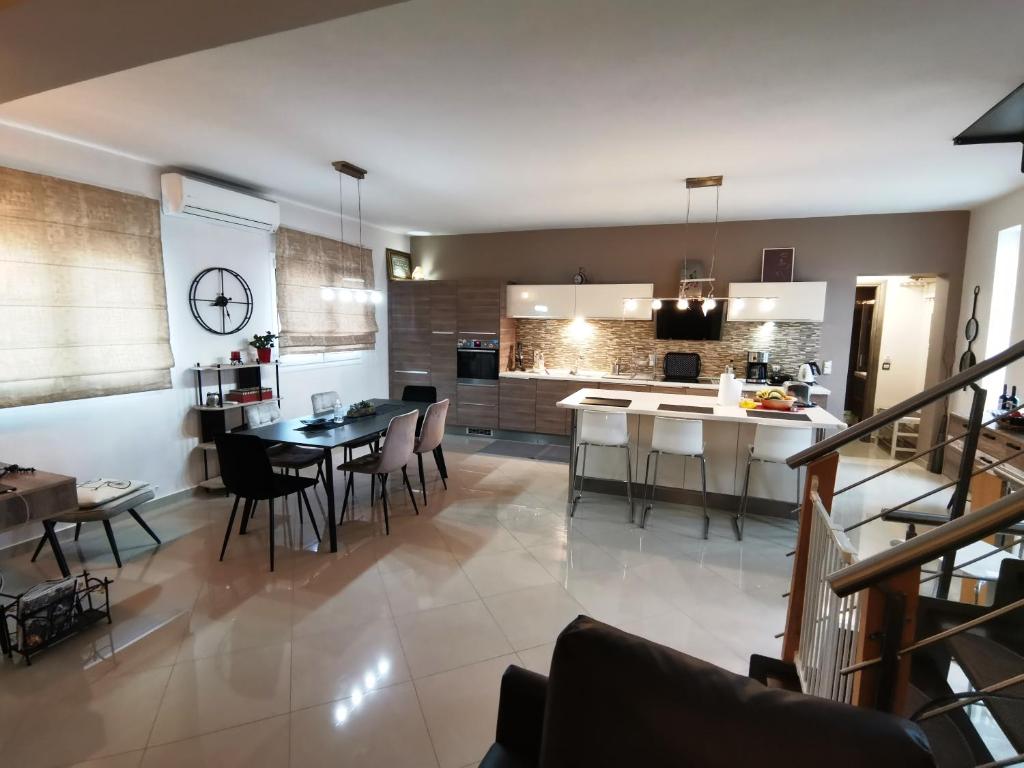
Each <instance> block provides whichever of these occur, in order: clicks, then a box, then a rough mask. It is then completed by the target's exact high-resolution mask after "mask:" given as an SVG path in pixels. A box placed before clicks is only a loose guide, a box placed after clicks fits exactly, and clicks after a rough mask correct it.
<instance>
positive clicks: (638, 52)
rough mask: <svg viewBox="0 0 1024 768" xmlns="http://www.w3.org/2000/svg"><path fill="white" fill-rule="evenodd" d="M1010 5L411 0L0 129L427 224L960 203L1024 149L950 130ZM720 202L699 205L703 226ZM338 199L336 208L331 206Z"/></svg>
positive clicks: (1017, 6) (1013, 14)
mask: <svg viewBox="0 0 1024 768" xmlns="http://www.w3.org/2000/svg"><path fill="white" fill-rule="evenodd" d="M1021 29H1024V3H1021V2H1012V3H1011V2H1005V1H1004V0H977V2H970V3H965V2H962V0H858V2H857V3H848V2H842V0H775V2H772V3H765V2H763V0H719V1H718V2H715V3H708V2H683V1H682V0H661V1H657V0H631V1H629V2H627V1H626V0H559V1H558V2H552V1H551V0H515V1H513V0H412V2H408V3H403V4H400V5H394V6H390V7H387V8H383V9H378V10H375V11H370V12H368V13H364V14H361V15H357V16H351V17H348V18H343V19H337V20H334V21H330V22H326V23H323V24H318V25H315V26H311V27H305V28H302V29H298V30H293V31H289V32H283V33H280V34H276V35H272V36H268V37H263V38H258V39H254V40H249V41H246V42H242V43H236V44H232V45H228V46H225V47H222V48H217V49H212V50H208V51H204V52H200V53H193V54H189V55H187V56H182V57H179V58H176V59H171V60H167V61H162V62H157V63H153V64H148V65H145V66H142V67H138V68H136V69H133V70H128V71H125V72H120V73H117V74H113V75H108V76H105V77H102V78H99V79H96V80H91V81H88V82H84V83H79V84H76V85H71V86H67V87H64V88H60V89H58V90H54V91H50V92H47V93H43V94H39V95H36V96H31V97H28V98H25V99H21V100H19V101H15V102H11V103H9V104H7V105H4V106H3V107H0V120H5V121H13V122H17V123H19V124H23V125H30V126H34V127H36V128H39V129H43V130H46V131H52V132H56V133H59V134H63V135H67V136H71V137H75V138H77V139H81V140H83V141H87V142H91V143H95V144H99V145H102V146H107V147H111V148H116V149H117V150H119V151H122V152H126V153H130V154H132V155H137V156H141V157H144V158H147V159H150V160H152V161H154V162H156V163H158V164H160V165H166V166H177V167H187V168H193V169H196V170H202V171H204V172H207V173H210V174H213V175H217V176H221V177H224V178H227V179H231V180H235V181H238V182H243V183H247V184H251V185H253V186H255V187H257V188H260V189H262V190H265V191H267V192H269V193H271V194H275V195H279V196H282V197H287V198H290V199H292V200H295V201H298V202H303V203H307V204H310V205H313V206H316V207H321V208H326V209H336V206H337V195H338V188H337V175H336V174H335V172H334V171H333V170H331V168H330V161H331V160H335V159H346V160H350V161H352V162H355V163H357V164H359V165H362V166H364V167H365V168H367V169H368V170H369V176H368V177H367V180H366V181H365V182H364V200H363V205H364V212H365V216H366V219H367V220H368V221H372V222H375V223H378V224H380V225H382V226H386V227H389V228H392V229H397V230H406V229H425V230H430V231H433V232H435V233H454V232H471V231H490V230H503V229H527V228H543V227H565V226H591V225H606V224H640V223H656V222H672V221H679V220H681V218H682V215H683V214H682V211H683V205H684V201H685V193H684V189H683V185H682V183H681V179H682V178H683V177H685V176H690V175H704V174H713V173H724V174H725V177H726V179H725V186H724V187H723V188H722V192H721V195H722V197H721V205H722V217H723V218H724V219H734V220H735V219H763V218H775V217H803V216H819V215H833V214H855V213H879V212H897V211H921V210H936V209H949V208H966V207H970V206H972V205H974V204H976V203H978V202H981V201H983V200H986V199H989V198H991V197H994V196H996V195H998V194H1001V193H1003V192H1005V191H1008V190H1010V189H1012V188H1015V187H1017V186H1019V185H1020V184H1021V183H1022V176H1021V174H1020V172H1019V163H1020V147H1019V145H992V146H979V147H960V148H954V147H953V145H952V142H951V139H952V137H953V136H954V135H956V134H957V133H959V132H960V131H961V130H962V129H964V128H966V127H967V126H968V125H969V124H970V123H971V122H972V121H973V120H974V119H975V118H976V117H978V116H979V115H980V114H981V113H982V112H984V111H985V110H986V109H988V108H989V107H990V106H992V105H993V104H994V103H995V102H996V101H998V100H999V99H1000V98H1002V97H1003V96H1004V95H1006V94H1007V93H1008V92H1009V91H1010V90H1012V89H1013V88H1014V87H1016V86H1017V85H1019V84H1020V82H1021V80H1022V79H1024V47H1021V45H1020V31H1021ZM712 200H713V195H712V194H711V193H710V192H707V191H703V192H699V193H697V194H696V195H695V199H694V204H695V214H696V216H697V217H699V218H701V219H707V218H708V217H709V215H710V214H711V210H712V203H711V201H712ZM347 203H348V204H351V203H352V198H351V197H349V198H348V201H347Z"/></svg>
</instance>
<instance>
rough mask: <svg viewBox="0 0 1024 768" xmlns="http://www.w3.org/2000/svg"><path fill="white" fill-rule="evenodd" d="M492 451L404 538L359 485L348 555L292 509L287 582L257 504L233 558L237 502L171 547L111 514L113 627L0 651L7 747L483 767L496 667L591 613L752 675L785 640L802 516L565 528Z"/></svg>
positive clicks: (549, 479) (213, 759)
mask: <svg viewBox="0 0 1024 768" xmlns="http://www.w3.org/2000/svg"><path fill="white" fill-rule="evenodd" d="M487 444H488V443H487V441H482V440H481V441H469V440H464V439H463V440H459V439H455V438H452V439H449V440H448V441H447V443H446V445H447V447H446V454H447V456H448V463H449V467H450V473H451V480H450V482H449V490H448V491H446V492H445V491H442V490H441V488H440V485H439V484H436V485H435V486H434V487H432V488H431V493H430V505H429V507H428V508H426V509H423V510H422V514H421V515H420V516H419V517H413V516H412V510H411V507H410V505H409V503H408V500H405V501H404V502H402V501H399V502H398V503H399V506H398V508H397V509H396V510H395V511H394V517H393V519H392V523H391V531H392V533H391V536H390V537H385V536H383V530H382V524H381V523H380V521H379V520H371V519H370V512H369V510H368V508H367V505H366V503H365V500H366V498H367V493H366V489H365V488H362V487H361V488H360V492H359V502H360V503H359V507H358V510H357V511H358V516H359V518H360V519H359V520H356V521H355V522H351V523H349V522H346V523H345V525H344V527H343V528H342V529H341V534H340V540H341V551H339V552H338V553H337V554H335V555H331V554H329V553H327V552H326V551H324V552H317V551H316V546H315V541H314V540H313V539H312V537H311V533H310V531H309V528H308V526H307V527H306V528H305V530H304V531H302V532H301V533H300V531H299V529H298V526H297V524H290V525H285V524H284V522H283V521H281V522H279V525H280V526H281V527H280V530H279V533H278V542H279V549H278V552H277V571H276V572H275V573H274V574H270V573H268V571H267V552H266V542H267V539H266V525H267V522H266V517H265V508H264V512H263V514H262V515H261V518H260V519H259V520H258V521H257V522H256V524H254V525H253V527H252V528H251V530H250V534H249V535H247V536H243V537H237V536H235V537H233V538H232V539H231V543H230V545H229V548H228V554H227V558H226V559H225V561H224V562H223V563H219V562H217V552H218V550H219V547H220V541H221V537H222V535H223V530H224V528H223V526H224V524H225V522H226V519H227V513H228V509H229V503H228V501H227V500H225V499H223V498H217V497H205V496H198V497H196V498H195V499H194V500H192V501H189V502H187V503H181V504H178V505H176V506H173V507H169V508H165V509H163V510H161V511H160V512H159V513H155V514H152V515H151V522H152V524H153V526H154V528H156V529H157V530H158V531H159V533H160V534H161V535H162V536H163V537H164V541H165V543H164V544H163V546H161V547H159V548H154V547H152V546H151V542H149V540H148V539H147V538H146V536H145V534H144V533H143V532H142V531H140V530H138V529H137V527H135V525H134V523H132V522H131V521H130V520H125V521H121V522H119V523H118V524H117V531H118V538H119V540H120V541H121V543H122V554H123V555H124V556H125V566H124V568H123V569H121V570H120V571H118V570H117V569H115V568H113V567H112V563H111V558H110V555H109V552H108V550H107V545H106V541H105V539H104V538H103V534H102V530H101V529H99V530H90V529H89V528H87V529H86V532H84V533H83V535H82V540H81V542H80V543H79V544H78V545H72V544H69V545H68V546H67V554H68V555H69V558H70V559H71V561H72V562H73V563H74V562H75V561H76V559H77V557H78V556H79V554H80V555H81V556H83V557H84V558H85V559H86V561H87V563H88V565H89V567H90V569H91V570H93V571H94V572H95V573H96V574H99V575H109V576H111V577H112V578H114V579H115V580H116V581H115V583H114V585H113V586H112V588H111V593H112V596H113V600H114V603H115V604H114V624H113V626H112V627H110V628H108V627H105V626H104V627H101V628H96V629H94V630H92V631H90V632H89V633H88V634H87V635H86V636H83V637H80V638H76V639H74V640H73V641H70V642H68V643H66V644H65V645H64V646H62V647H60V648H58V649H55V650H53V651H51V652H50V653H47V654H46V655H45V656H40V657H38V659H37V663H36V664H34V665H33V666H32V667H31V668H25V667H23V666H22V665H20V664H18V665H14V664H10V663H6V662H4V663H0V723H2V724H3V727H2V728H0V754H2V755H3V756H4V763H5V764H9V765H12V766H13V765H17V766H20V767H23V768H33V767H35V766H68V765H88V766H92V767H93V768H100V766H103V767H105V768H135V767H137V766H146V768H150V767H152V766H180V765H189V766H203V765H210V766H235V765H238V766H242V765H245V766H287V765H293V766H304V767H305V766H319V765H332V766H336V765H353V766H356V765H359V766H363V765H365V766H388V767H389V768H402V767H403V766H442V767H443V768H461V767H462V766H468V765H475V764H476V762H477V761H479V759H480V758H481V756H482V755H483V753H484V751H485V750H486V748H487V746H488V745H489V744H490V742H491V741H492V739H493V733H494V723H495V715H496V710H497V694H498V682H499V678H500V677H501V673H502V671H503V670H504V669H505V667H506V666H508V665H509V664H521V665H523V666H526V667H529V668H531V669H535V670H538V671H542V672H545V671H546V670H547V667H548V664H549V662H550V658H551V650H552V645H553V641H554V639H555V637H556V635H557V634H558V631H559V630H560V629H561V628H562V627H563V626H564V625H565V624H566V623H567V622H569V621H570V620H571V619H573V618H574V617H575V616H576V615H578V614H580V613H587V614H589V615H591V616H594V617H596V618H598V619H601V620H603V621H607V622H609V623H612V624H615V625H617V626H620V627H623V628H624V629H626V630H628V631H631V632H635V633H637V634H640V635H643V636H645V637H648V638H651V639H653V640H655V641H657V642H660V643H664V644H666V645H669V646H672V647H674V648H678V649H681V650H683V651H686V652H689V653H692V654H694V655H696V656H699V657H701V658H703V659H706V660H708V661H711V662H714V663H716V664H719V665H721V666H723V667H726V668H728V669H731V670H734V671H736V672H739V673H745V671H746V667H747V658H748V657H749V655H750V654H751V653H754V652H760V653H766V654H773V655H777V653H778V650H779V641H778V640H775V639H774V638H773V635H775V634H776V633H777V632H780V631H781V630H782V628H783V624H784V619H785V608H786V606H785V601H784V600H783V598H782V597H781V595H782V593H783V592H785V591H786V590H787V589H788V587H789V568H790V562H791V561H790V559H788V558H787V557H786V552H787V551H788V550H789V549H790V548H791V547H792V544H793V541H794V537H795V524H794V523H791V522H786V521H782V520H774V519H751V520H749V521H748V523H747V527H746V534H747V535H746V539H745V541H744V542H742V543H738V542H736V541H735V539H734V538H733V535H732V529H731V526H730V524H729V519H728V516H727V515H725V514H724V513H717V514H713V519H712V527H711V538H710V540H708V541H704V540H702V539H701V538H700V534H701V521H700V517H699V514H698V513H697V512H696V511H695V510H692V509H687V508H682V507H678V506H672V505H667V504H664V505H659V507H658V510H657V512H656V514H655V515H654V516H653V518H652V519H651V521H650V523H649V527H648V528H647V529H646V530H639V529H637V528H636V527H634V526H631V525H628V524H627V523H626V521H625V517H626V507H625V502H624V500H622V499H619V498H613V497H601V496H597V495H591V496H588V498H587V499H586V500H585V501H584V502H583V503H582V505H581V506H580V507H579V511H578V513H577V516H576V517H575V518H574V519H573V520H572V521H568V520H567V519H566V517H565V515H564V501H565V484H566V466H565V464H559V463H549V462H544V461H534V460H531V459H515V458H506V457H502V456H496V455H492V454H480V453H478V451H479V450H480V448H482V447H484V446H486V445H487ZM862 471H865V472H866V471H870V465H868V466H867V468H862ZM435 477H436V476H435ZM395 487H396V489H397V485H396V486H395ZM392 497H393V498H394V499H396V500H400V499H401V494H399V493H397V492H395V493H394V494H393V496H392ZM856 503H857V504H860V505H861V506H862V507H863V508H865V509H867V508H869V507H870V505H871V500H870V498H863V497H862V498H860V499H859V500H858V501H856ZM93 528H96V526H93ZM882 538H883V539H884V538H885V537H884V536H883V537H882ZM0 569H2V570H3V571H4V573H5V574H6V576H7V579H8V583H7V587H8V588H9V589H17V588H18V587H19V586H24V585H26V584H28V583H32V582H34V581H36V580H39V579H41V578H47V577H52V576H54V575H55V574H56V569H55V567H54V564H53V561H52V559H51V558H50V557H49V556H48V555H44V556H43V557H41V559H40V561H39V562H38V563H37V564H35V565H33V564H30V563H29V562H28V556H27V554H19V555H17V556H10V553H7V556H6V557H4V556H3V553H0Z"/></svg>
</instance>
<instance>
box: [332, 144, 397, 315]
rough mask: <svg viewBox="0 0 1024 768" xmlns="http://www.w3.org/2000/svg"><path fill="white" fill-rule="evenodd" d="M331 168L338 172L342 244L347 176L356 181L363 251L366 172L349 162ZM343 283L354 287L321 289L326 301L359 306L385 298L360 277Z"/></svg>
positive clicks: (338, 163) (343, 241)
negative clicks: (351, 303) (363, 185)
mask: <svg viewBox="0 0 1024 768" xmlns="http://www.w3.org/2000/svg"><path fill="white" fill-rule="evenodd" d="M331 167H333V168H334V170H336V171H337V172H338V214H339V218H340V219H341V224H340V229H341V243H342V245H344V243H345V178H344V177H345V176H348V177H350V178H353V179H355V180H356V200H357V215H358V220H359V250H360V251H362V250H363V187H362V181H363V179H364V178H366V170H365V169H364V168H360V167H359V166H358V165H354V164H352V163H350V162H348V161H347V160H335V161H334V162H333V163H331ZM341 281H342V282H343V283H352V284H353V285H351V286H349V285H342V286H333V285H325V286H321V288H320V295H321V297H323V298H324V299H325V300H326V301H333V300H334V299H335V297H337V298H338V299H339V300H340V301H342V302H350V301H355V302H356V303H357V304H366V303H367V302H370V303H372V304H380V303H381V301H382V300H383V299H384V296H383V295H382V294H381V292H380V291H378V290H375V289H374V288H373V287H372V286H371V287H369V288H367V286H366V285H365V280H363V279H362V278H358V277H343V278H342V279H341Z"/></svg>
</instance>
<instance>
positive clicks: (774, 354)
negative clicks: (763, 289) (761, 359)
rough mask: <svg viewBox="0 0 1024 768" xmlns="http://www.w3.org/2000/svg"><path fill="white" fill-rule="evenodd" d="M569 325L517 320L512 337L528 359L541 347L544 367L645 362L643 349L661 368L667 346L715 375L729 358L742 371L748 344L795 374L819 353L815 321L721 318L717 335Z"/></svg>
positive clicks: (642, 325)
mask: <svg viewBox="0 0 1024 768" xmlns="http://www.w3.org/2000/svg"><path fill="white" fill-rule="evenodd" d="M571 326H572V321H571V320H516V338H517V340H518V341H520V342H522V345H523V353H524V357H525V358H526V363H527V365H528V366H529V365H530V364H531V363H532V360H533V355H534V353H535V352H538V351H540V352H543V353H544V362H545V365H547V367H548V368H571V367H572V366H573V365H574V364H575V362H576V356H577V355H582V356H583V361H582V364H581V366H580V367H581V368H582V369H584V370H599V371H610V370H611V368H612V365H613V364H614V363H615V361H616V360H621V361H622V362H623V363H624V364H627V365H630V366H632V365H633V364H634V361H635V360H636V361H640V360H641V359H642V360H643V366H646V360H647V357H648V355H650V354H651V353H654V354H655V355H657V370H658V371H659V372H660V371H661V369H662V363H661V359H662V356H663V355H664V354H665V353H666V352H696V353H697V354H699V355H700V357H701V375H704V376H715V375H718V374H720V373H721V372H722V371H724V370H725V366H726V365H728V364H729V363H732V364H733V365H734V366H735V368H736V373H737V374H738V375H740V376H742V375H743V372H744V371H745V370H746V361H747V351H748V350H751V351H766V352H769V353H771V359H770V363H771V364H777V365H781V366H782V369H783V370H784V371H787V372H789V373H794V374H795V373H796V371H797V369H798V368H799V366H800V364H801V363H805V362H807V361H808V360H817V359H818V350H819V348H820V346H821V324H820V323H782V322H779V323H760V322H756V323H741V322H725V323H723V324H722V338H721V339H720V340H719V341H663V340H659V339H656V338H655V337H654V322H653V321H650V322H646V321H642V320H588V321H586V325H585V328H584V329H583V331H582V332H579V331H578V330H577V329H575V328H573V327H571ZM645 370H649V369H646V368H645Z"/></svg>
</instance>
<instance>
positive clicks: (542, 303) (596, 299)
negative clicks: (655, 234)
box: [506, 283, 654, 320]
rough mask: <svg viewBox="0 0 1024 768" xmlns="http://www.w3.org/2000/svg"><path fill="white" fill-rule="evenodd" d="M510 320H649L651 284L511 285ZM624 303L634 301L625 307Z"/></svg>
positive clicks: (508, 311) (652, 293)
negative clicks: (583, 318)
mask: <svg viewBox="0 0 1024 768" xmlns="http://www.w3.org/2000/svg"><path fill="white" fill-rule="evenodd" d="M507 290H508V294H507V301H506V307H507V308H506V313H507V314H508V316H509V317H524V318H527V317H528V318H546V319H552V320H556V319H572V318H573V317H575V316H576V315H582V316H583V317H585V318H587V319H593V320H650V319H651V298H652V297H653V296H654V284H653V283H602V284H590V285H510V286H508V289H507ZM627 299H637V301H636V303H635V305H630V306H628V307H627V305H626V301H627Z"/></svg>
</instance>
